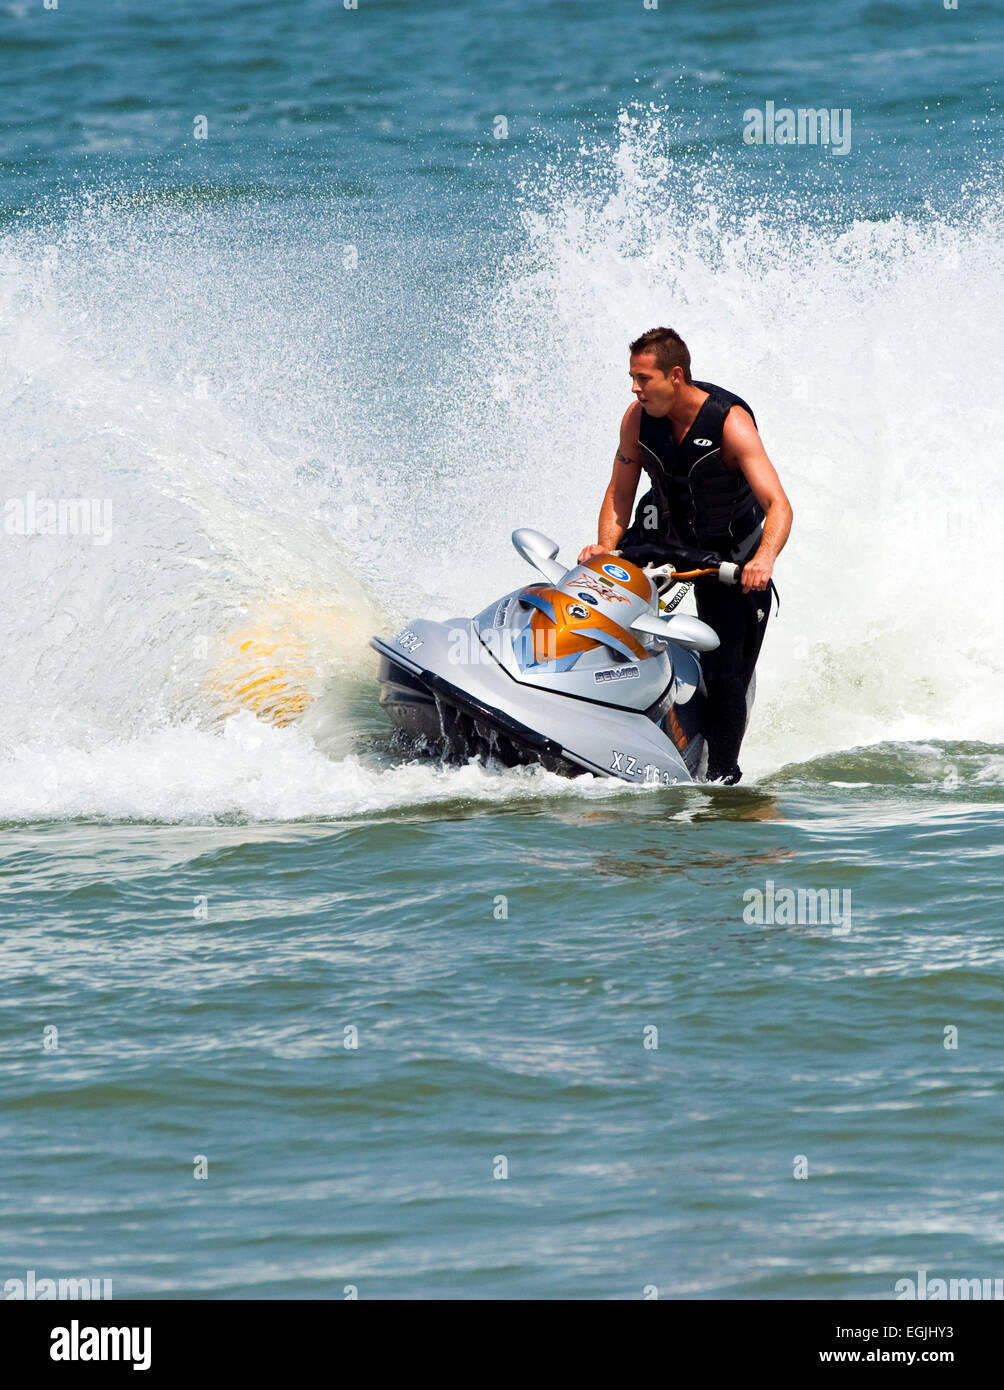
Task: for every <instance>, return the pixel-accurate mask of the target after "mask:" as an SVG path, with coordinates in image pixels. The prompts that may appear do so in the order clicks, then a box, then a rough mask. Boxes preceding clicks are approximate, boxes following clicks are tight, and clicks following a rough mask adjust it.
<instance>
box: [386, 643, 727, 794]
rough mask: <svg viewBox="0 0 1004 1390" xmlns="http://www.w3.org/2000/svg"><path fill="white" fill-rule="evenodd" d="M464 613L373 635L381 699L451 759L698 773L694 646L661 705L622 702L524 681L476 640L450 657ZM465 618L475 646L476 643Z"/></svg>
mask: <svg viewBox="0 0 1004 1390" xmlns="http://www.w3.org/2000/svg"><path fill="white" fill-rule="evenodd" d="M459 621H461V620H458V622H459ZM467 621H468V623H469V620H467ZM458 622H454V623H451V624H449V625H447V624H440V623H435V622H431V621H428V620H418V621H416V622H413V623H412V624H411V625H410V627H409V628H408V629H406V630H405V631H404V632H403V633H399V634H398V635H397V637H394V638H378V637H374V638H372V639H371V641H370V646H371V647H373V649H374V650H375V651H376V652H377V653H378V654H379V655H380V657H381V661H380V669H379V672H378V679H379V681H380V686H381V693H380V703H381V705H382V707H383V708H384V710H385V711H386V713H387V715H388V717H389V718H390V720H391V722H392V723H393V724H394V725H395V726H396V727H397V728H398V729H400V730H401V731H402V733H403V734H404V735H405V736H406V737H407V738H409V739H411V740H414V741H415V742H417V743H419V744H424V745H425V746H426V747H427V748H428V749H429V751H431V752H434V753H437V754H439V755H440V756H445V757H446V758H447V759H449V760H454V761H466V760H467V759H468V758H470V757H494V758H496V759H497V760H498V761H500V762H502V763H504V764H505V765H507V766H515V765H518V764H526V763H539V764H541V765H542V766H544V767H546V768H548V769H550V770H552V771H555V772H560V773H563V774H566V775H571V776H577V775H580V774H581V773H582V772H591V773H593V774H594V775H596V776H601V777H614V778H617V779H619V780H621V781H626V782H631V783H635V784H660V785H664V786H670V785H676V784H679V783H687V782H693V781H695V780H696V779H697V777H698V776H699V774H700V769H701V766H702V759H703V755H704V739H703V737H702V736H701V735H700V732H699V723H700V720H699V709H700V705H701V704H702V702H703V687H702V686H701V681H700V668H699V666H698V664H697V663H696V662H695V661H694V659H693V657H692V656H691V654H690V653H689V652H687V651H685V650H683V649H682V648H680V649H679V650H677V651H676V652H675V657H676V663H677V675H674V677H673V681H672V685H671V686H670V687H668V688H667V690H666V691H665V692H664V693H663V697H662V699H661V701H659V702H657V704H656V706H655V707H653V708H651V709H650V710H649V711H635V710H626V709H623V708H621V707H619V706H616V705H610V704H606V703H601V702H598V701H592V700H588V699H583V698H579V697H573V696H566V695H561V694H558V693H554V692H552V691H549V690H546V689H540V688H533V687H528V686H525V685H522V684H520V683H519V682H517V681H515V680H513V679H512V677H511V676H510V675H509V674H508V673H507V672H506V671H505V670H504V669H503V668H502V666H501V665H500V664H499V663H498V662H497V661H495V660H494V659H493V658H492V656H491V655H490V653H487V652H483V651H480V650H479V651H478V659H477V660H475V661H471V662H468V663H465V664H462V665H458V664H455V663H451V660H450V655H451V654H450V652H449V650H448V643H449V641H450V639H451V638H455V637H456V634H457V631H458ZM469 625H470V628H471V632H470V646H471V647H473V648H474V649H479V648H480V643H479V641H478V633H477V630H476V629H475V628H474V627H473V624H469ZM402 638H403V643H402V640H401V639H402ZM420 657H424V658H425V659H424V661H423V660H420V659H419V658H420ZM681 672H682V675H683V677H684V678H683V679H681V675H680V673H681ZM687 677H689V680H690V684H689V685H687V684H686V679H685V678H687ZM684 692H685V693H686V694H687V695H688V696H689V697H690V699H689V701H688V703H690V702H692V703H691V708H690V710H689V711H687V712H686V714H687V716H688V717H685V718H681V717H680V714H679V713H678V707H676V706H675V705H674V702H673V700H672V696H673V695H674V694H676V693H684ZM674 716H675V717H674Z"/></svg>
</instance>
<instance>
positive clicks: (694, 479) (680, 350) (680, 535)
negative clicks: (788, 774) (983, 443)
mask: <svg viewBox="0 0 1004 1390" xmlns="http://www.w3.org/2000/svg"><path fill="white" fill-rule="evenodd" d="M630 351H631V364H630V368H631V382H632V386H631V390H632V392H633V393H634V396H635V398H636V399H635V403H634V404H633V405H630V406H628V408H627V410H626V411H625V413H624V418H623V420H622V421H621V437H620V447H619V449H618V450H617V455H616V457H615V459H614V470H613V475H612V477H611V479H610V483H609V485H608V487H607V491H606V495H605V497H604V498H603V505H602V507H601V509H600V521H599V532H598V537H599V544H598V545H587V546H586V547H585V548H584V550H583V551H582V554H581V555H580V556H579V563H580V564H581V563H582V562H583V561H584V560H588V559H590V558H591V557H592V556H594V555H602V554H608V553H609V552H610V551H611V550H615V549H617V548H618V547H620V548H622V549H623V550H625V551H626V552H631V553H632V556H633V558H636V559H637V560H638V561H639V563H642V564H644V563H648V562H649V561H651V560H654V561H658V562H660V563H662V562H665V561H667V560H671V561H672V562H673V563H674V564H675V565H676V567H677V568H686V569H698V568H704V567H706V566H708V565H717V564H719V563H721V561H722V560H732V561H735V562H736V563H740V562H745V563H743V569H742V582H741V588H740V587H736V588H728V587H726V586H725V585H722V584H719V583H716V582H715V581H714V580H711V579H708V580H706V581H699V582H698V583H697V584H696V585H695V594H696V598H697V611H698V614H699V615H700V617H701V618H703V620H704V621H705V622H706V623H708V624H709V625H710V626H711V627H713V628H714V630H715V632H716V633H717V634H718V637H719V639H720V642H721V645H720V646H719V648H718V649H717V651H714V652H707V653H706V654H705V655H704V657H703V658H702V665H703V668H704V679H705V684H706V686H707V691H708V704H707V718H706V734H707V743H708V769H707V777H708V780H709V781H711V782H716V781H721V782H725V783H727V784H728V785H730V786H731V785H733V784H734V783H736V782H738V781H739V779H740V777H741V776H742V772H741V771H740V768H739V763H738V757H739V748H740V745H741V743H742V740H743V734H744V732H745V725H746V690H747V687H748V686H749V683H750V679H751V678H752V675H753V670H754V667H755V666H756V661H757V657H758V656H759V655H760V646H761V643H762V642H763V635H764V630H765V629H766V627H767V619H768V616H769V613H770V591H771V589H772V588H773V582H772V575H773V572H774V561H775V560H776V559H777V556H778V553H779V552H780V551H781V549H782V548H783V546H784V543H785V541H786V540H787V539H788V533H789V532H790V530H791V522H792V510H791V505H790V503H789V502H788V498H787V497H786V496H785V492H784V488H783V487H782V486H781V482H780V479H779V478H778V476H777V473H776V472H775V469H774V465H773V464H772V463H771V461H770V459H769V458H768V457H767V454H766V452H765V451H764V447H763V443H762V441H761V439H760V435H759V433H758V432H757V427H756V421H755V419H754V417H753V412H752V410H751V409H750V407H749V406H748V405H747V404H746V402H745V401H744V400H741V399H740V397H739V396H736V395H733V394H732V392H730V391H724V390H722V388H721V387H719V386H714V385H713V384H712V383H711V382H707V381H694V380H693V379H692V377H691V375H690V353H689V352H688V350H687V345H686V343H685V342H684V341H683V339H682V338H681V337H680V335H679V334H678V333H675V332H674V331H673V329H672V328H653V329H651V330H650V331H649V332H648V333H643V334H642V335H641V337H640V338H637V339H636V340H635V341H634V342H633V343H632V344H631V347H630ZM643 468H644V469H645V471H646V472H647V473H648V476H649V479H650V481H651V483H652V489H651V491H650V492H649V493H647V494H646V495H645V496H644V497H643V498H642V500H641V501H640V502H639V504H638V510H637V512H636V514H635V520H634V524H633V525H632V526H631V527H630V528H629V527H628V521H629V519H630V516H631V506H632V503H633V502H634V497H635V492H636V491H637V488H638V480H639V478H640V477H641V471H642V469H643Z"/></svg>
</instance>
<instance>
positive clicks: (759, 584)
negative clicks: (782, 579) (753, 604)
mask: <svg viewBox="0 0 1004 1390" xmlns="http://www.w3.org/2000/svg"><path fill="white" fill-rule="evenodd" d="M773 573H774V561H773V560H771V559H770V558H769V557H768V556H766V555H761V554H760V553H759V552H758V553H757V554H756V555H754V556H753V559H752V560H747V562H746V564H745V565H743V593H744V594H748V593H749V592H750V591H751V590H752V589H766V587H767V585H768V584H769V583H770V577H771V575H772V574H773Z"/></svg>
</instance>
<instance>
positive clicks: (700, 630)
mask: <svg viewBox="0 0 1004 1390" xmlns="http://www.w3.org/2000/svg"><path fill="white" fill-rule="evenodd" d="M631 626H632V627H633V628H634V629H635V631H636V632H648V633H651V634H652V636H653V637H661V638H662V640H663V641H664V642H675V643H676V644H677V646H679V647H687V648H688V650H690V651H692V652H713V651H714V650H715V649H716V648H717V647H718V646H720V645H721V644H720V643H719V640H718V634H717V632H715V630H714V628H713V627H709V626H708V624H707V623H702V622H701V620H700V618H692V617H690V615H689V614H687V613H678V614H676V615H675V616H674V617H672V618H657V617H656V616H655V614H654V613H643V614H642V615H641V617H640V618H635V620H634V622H633V623H632V624H631Z"/></svg>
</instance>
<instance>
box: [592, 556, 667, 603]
mask: <svg viewBox="0 0 1004 1390" xmlns="http://www.w3.org/2000/svg"><path fill="white" fill-rule="evenodd" d="M585 563H586V568H587V569H591V570H593V571H594V572H595V573H596V574H598V575H601V576H602V577H603V578H604V579H610V580H613V582H614V583H615V584H619V585H620V586H621V587H622V588H624V589H630V591H631V593H633V594H637V595H638V597H639V598H643V599H648V598H650V597H651V594H652V581H651V579H649V577H648V575H647V574H646V573H645V572H644V570H640V569H639V568H638V566H637V565H633V564H632V563H631V561H630V560H622V559H621V557H620V556H619V555H594V556H593V558H592V559H591V560H587V561H586V562H585Z"/></svg>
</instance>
